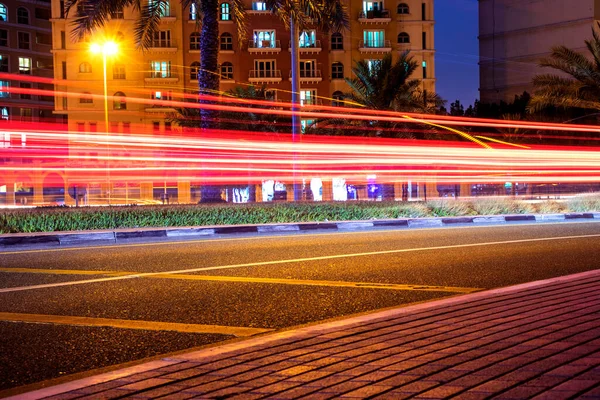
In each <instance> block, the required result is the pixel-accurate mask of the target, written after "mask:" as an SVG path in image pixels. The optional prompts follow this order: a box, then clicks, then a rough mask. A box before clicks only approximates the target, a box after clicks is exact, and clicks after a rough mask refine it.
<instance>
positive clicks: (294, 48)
mask: <svg viewBox="0 0 600 400" xmlns="http://www.w3.org/2000/svg"><path fill="white" fill-rule="evenodd" d="M299 41H300V29H299V28H298V24H297V23H296V22H295V21H294V19H293V18H291V19H290V47H291V48H290V51H291V52H292V146H294V147H295V144H296V141H297V140H298V137H299V135H300V134H301V133H302V131H301V127H300V116H299V115H298V111H299V110H300V48H299V47H300V43H299ZM293 157H294V162H293V164H292V169H293V172H292V185H293V187H294V201H298V200H302V183H301V182H298V177H297V176H296V152H295V149H294V155H293Z"/></svg>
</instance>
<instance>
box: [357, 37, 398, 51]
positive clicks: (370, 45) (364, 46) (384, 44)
mask: <svg viewBox="0 0 600 400" xmlns="http://www.w3.org/2000/svg"><path fill="white" fill-rule="evenodd" d="M358 49H359V50H360V51H363V52H370V51H371V52H389V51H392V45H391V43H390V41H389V40H382V39H380V40H361V41H360V44H359V46H358Z"/></svg>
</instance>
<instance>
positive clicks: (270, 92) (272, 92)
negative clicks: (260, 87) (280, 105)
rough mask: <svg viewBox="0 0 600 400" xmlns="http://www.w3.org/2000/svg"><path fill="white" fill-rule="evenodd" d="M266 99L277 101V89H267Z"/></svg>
mask: <svg viewBox="0 0 600 400" xmlns="http://www.w3.org/2000/svg"><path fill="white" fill-rule="evenodd" d="M265 99H266V100H269V101H277V90H276V89H266V90H265Z"/></svg>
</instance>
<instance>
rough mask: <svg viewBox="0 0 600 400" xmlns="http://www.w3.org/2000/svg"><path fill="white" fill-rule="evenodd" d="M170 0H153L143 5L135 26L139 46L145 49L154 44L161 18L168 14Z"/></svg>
mask: <svg viewBox="0 0 600 400" xmlns="http://www.w3.org/2000/svg"><path fill="white" fill-rule="evenodd" d="M168 7H169V1H168V0H153V1H150V2H148V4H145V5H143V6H142V9H141V11H140V19H139V20H138V22H137V24H136V27H135V39H136V43H137V44H138V47H139V48H141V49H142V50H145V49H147V48H149V47H151V46H152V40H153V36H154V33H155V32H158V30H159V29H158V27H159V26H160V18H161V17H162V16H163V15H165V14H166V12H167V11H168Z"/></svg>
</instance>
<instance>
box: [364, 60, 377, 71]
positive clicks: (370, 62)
mask: <svg viewBox="0 0 600 400" xmlns="http://www.w3.org/2000/svg"><path fill="white" fill-rule="evenodd" d="M365 61H366V62H367V66H368V67H369V73H371V74H374V73H375V70H376V69H378V68H379V67H380V66H381V60H365Z"/></svg>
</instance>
